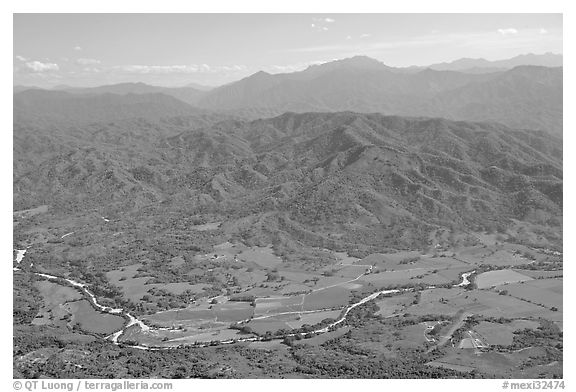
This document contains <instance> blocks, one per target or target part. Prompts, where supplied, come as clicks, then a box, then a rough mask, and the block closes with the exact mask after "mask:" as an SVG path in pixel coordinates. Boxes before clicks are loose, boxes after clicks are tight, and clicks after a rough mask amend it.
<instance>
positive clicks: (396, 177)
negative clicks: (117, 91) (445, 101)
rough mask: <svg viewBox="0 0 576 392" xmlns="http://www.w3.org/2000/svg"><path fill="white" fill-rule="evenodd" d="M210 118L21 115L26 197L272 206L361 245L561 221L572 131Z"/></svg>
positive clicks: (328, 118) (254, 208)
mask: <svg viewBox="0 0 576 392" xmlns="http://www.w3.org/2000/svg"><path fill="white" fill-rule="evenodd" d="M206 116H207V115H197V117H195V116H190V117H185V118H187V121H186V122H185V123H183V122H182V117H180V118H178V117H177V118H172V119H169V118H164V119H155V120H147V119H131V120H127V119H124V120H118V121H114V122H111V121H107V122H101V123H94V124H91V125H88V126H83V127H77V126H70V127H53V128H48V127H44V128H38V127H35V126H30V125H23V126H18V125H17V126H16V127H15V129H14V203H15V206H14V208H15V209H25V208H28V207H31V206H37V205H42V204H49V205H52V206H54V208H56V209H63V210H71V211H75V210H82V211H84V210H86V209H90V208H92V209H93V208H97V209H105V210H106V211H114V210H115V211H135V210H138V209H140V208H142V207H144V206H146V205H158V206H160V205H164V204H166V205H171V204H173V203H177V204H179V205H186V206H188V207H187V208H189V209H190V211H212V212H213V213H215V214H220V215H222V214H223V215H226V216H227V217H228V218H231V217H237V218H241V217H245V218H246V217H257V216H267V219H268V221H269V222H268V224H269V225H273V226H274V227H277V228H279V232H284V233H289V235H290V236H292V237H295V238H300V239H302V240H303V239H304V238H308V240H309V241H311V240H319V241H320V240H321V241H324V240H329V239H326V238H323V237H322V234H321V232H322V227H328V226H329V227H332V228H333V229H332V231H334V228H337V231H340V232H341V233H342V238H341V241H342V243H343V244H347V246H353V244H354V243H355V242H357V241H360V242H362V243H365V244H372V245H374V246H376V245H377V244H379V243H380V244H384V243H386V244H388V245H392V244H391V243H390V241H393V242H394V244H395V245H394V246H408V244H409V243H410V242H411V241H412V242H413V243H419V244H422V243H424V242H425V241H426V238H427V236H428V235H429V233H430V232H431V231H433V230H435V228H438V227H450V226H452V225H457V226H460V227H466V228H469V229H478V228H480V229H482V228H486V227H496V226H498V225H506V222H510V220H511V219H517V220H527V221H530V222H533V223H535V224H542V225H552V226H558V225H561V216H562V141H561V139H558V138H555V137H551V136H549V135H546V134H544V133H542V132H535V131H527V130H524V131H523V130H513V129H510V128H507V127H506V126H503V125H499V124H495V123H476V122H460V121H459V122H455V121H450V120H446V119H439V118H410V117H399V116H384V115H382V114H378V113H373V114H363V113H353V112H341V113H285V114H283V115H281V116H278V117H275V118H270V119H259V120H254V121H239V120H237V119H224V120H222V119H218V117H217V116H216V117H214V118H209V117H206ZM158 203H160V204H158ZM262 230H266V229H262ZM398 230H400V231H401V232H399V231H398ZM286 235H288V234H286Z"/></svg>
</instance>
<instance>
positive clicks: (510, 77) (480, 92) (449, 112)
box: [14, 54, 563, 137]
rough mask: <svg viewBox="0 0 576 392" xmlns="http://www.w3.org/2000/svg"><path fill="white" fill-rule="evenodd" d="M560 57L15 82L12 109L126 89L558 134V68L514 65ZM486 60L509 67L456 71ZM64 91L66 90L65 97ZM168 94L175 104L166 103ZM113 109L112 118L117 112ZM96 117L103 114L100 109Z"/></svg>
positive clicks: (239, 109)
mask: <svg viewBox="0 0 576 392" xmlns="http://www.w3.org/2000/svg"><path fill="white" fill-rule="evenodd" d="M558 56H559V55H552V54H547V55H540V56H536V55H525V56H518V57H515V58H513V59H510V60H506V61H500V62H487V61H486V60H471V59H462V60H459V61H456V62H453V63H445V64H438V65H435V66H432V67H430V68H426V69H411V70H409V71H407V70H408V69H406V68H393V67H389V66H386V65H385V64H383V63H381V62H380V61H377V60H375V59H371V58H369V57H365V56H356V57H352V58H348V59H343V60H337V61H332V62H329V63H325V64H321V65H313V66H310V67H308V68H307V69H305V70H303V71H300V72H293V73H284V74H269V73H266V72H264V71H260V72H257V73H255V74H253V75H251V76H249V77H246V78H244V79H241V80H239V81H237V82H233V83H229V84H227V85H224V86H221V87H218V88H214V89H211V90H206V89H205V88H203V89H197V88H194V87H190V86H187V87H178V88H174V87H172V88H169V87H158V86H150V85H147V84H144V83H121V84H115V85H107V86H100V87H93V88H69V87H66V86H61V87H60V88H59V89H58V90H57V91H52V93H54V94H53V95H49V94H48V93H47V92H46V93H41V92H40V91H41V90H38V89H25V88H23V87H21V86H16V88H15V89H14V91H15V113H18V110H20V109H19V108H21V107H22V105H24V106H25V105H26V101H27V100H30V99H35V100H36V101H35V102H36V104H39V103H40V101H38V100H39V99H41V98H42V99H45V100H47V101H46V102H45V105H47V106H46V109H48V107H49V106H50V105H52V103H49V102H48V101H51V100H52V99H53V100H54V102H61V101H62V100H63V99H66V98H65V97H68V98H69V99H74V100H77V101H78V102H77V105H82V102H96V101H98V103H95V104H96V105H97V106H98V105H105V103H104V101H105V100H106V99H108V100H110V105H109V106H111V107H115V106H118V102H117V101H118V100H119V99H121V98H119V97H118V96H119V95H130V96H132V97H131V98H130V99H129V100H130V102H128V103H127V105H120V106H122V107H124V108H125V107H126V106H130V105H140V106H142V105H144V102H143V101H147V102H155V101H158V103H157V104H154V105H155V106H162V107H163V108H164V109H163V110H167V112H166V115H167V116H169V115H173V114H174V113H175V112H179V113H181V114H187V112H188V113H191V112H198V111H211V112H218V113H226V114H228V115H233V116H238V117H243V118H246V119H255V118H263V117H274V116H277V115H280V114H282V113H284V112H287V111H292V112H339V111H355V112H362V113H371V112H379V113H382V114H386V115H402V116H430V117H444V118H448V119H453V120H472V121H495V122H500V123H502V124H504V125H507V126H510V127H513V128H527V129H535V130H543V131H545V132H547V133H550V134H553V135H556V136H560V137H561V136H562V83H563V72H562V67H544V66H540V65H519V66H515V65H516V64H522V63H538V64H547V65H555V64H558V63H560V64H561V56H559V57H558ZM487 64H488V65H495V66H496V67H499V69H500V68H505V67H513V68H511V69H507V70H504V71H502V70H500V71H495V72H488V73H486V72H482V73H478V72H477V73H470V72H462V71H461V70H460V68H466V67H470V66H472V67H482V66H483V65H487ZM454 69H458V71H457V70H454ZM486 69H488V68H486ZM490 69H492V68H490ZM56 93H60V95H58V94H56ZM64 93H67V94H69V95H67V96H66V95H62V94H64ZM42 94H44V95H42ZM103 94H110V95H106V97H107V98H105V99H104V98H102V97H101V96H102V95H103ZM72 95H73V96H74V97H72ZM134 95H142V96H144V95H146V96H147V98H141V99H142V102H138V103H136V102H134V101H135V100H136V99H137V98H136V97H134ZM98 97H100V98H98ZM161 97H163V98H161ZM170 98H175V99H177V100H178V101H179V102H180V103H177V102H175V101H173V102H169V100H170ZM160 101H162V102H161V103H160ZM112 102H113V103H112ZM184 104H187V105H189V106H192V107H194V108H191V107H188V106H186V105H184ZM168 107H169V108H170V109H168ZM52 109H54V108H50V109H49V111H52ZM134 110H135V112H136V109H135V108H134ZM56 112H58V110H56ZM73 112H74V114H73V117H80V116H81V115H82V112H83V111H82V110H73ZM142 112H143V113H149V112H151V113H152V115H154V112H155V110H154V109H150V111H149V110H147V109H143V110H142ZM134 114H135V115H136V113H134ZM110 115H111V118H116V116H117V115H118V113H111V114H110ZM101 117H106V115H105V113H103V114H102V116H101Z"/></svg>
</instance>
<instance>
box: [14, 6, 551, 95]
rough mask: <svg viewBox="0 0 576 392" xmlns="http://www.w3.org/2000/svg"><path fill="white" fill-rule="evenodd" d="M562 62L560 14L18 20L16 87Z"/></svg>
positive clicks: (33, 16)
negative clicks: (340, 68) (516, 60)
mask: <svg viewBox="0 0 576 392" xmlns="http://www.w3.org/2000/svg"><path fill="white" fill-rule="evenodd" d="M545 52H554V53H562V16H561V15H560V14H321V15H320V14H16V15H15V16H14V83H15V84H24V85H37V86H54V85H58V84H68V85H73V86H93V85H101V84H109V83H118V82H126V81H142V82H145V83H150V84H157V85H185V84H187V83H192V82H194V83H200V84H206V85H218V84H223V83H227V82H230V81H233V80H237V79H240V78H242V77H245V76H247V75H249V74H252V73H254V72H256V71H259V70H264V71H267V72H270V73H279V72H293V71H296V70H301V69H304V68H306V67H307V66H308V65H310V64H314V63H319V62H325V61H330V60H333V59H338V58H344V57H350V56H354V55H367V56H370V57H373V58H376V59H378V60H380V61H382V62H384V63H385V64H387V65H390V66H409V65H429V64H433V63H437V62H443V61H452V60H455V59H458V58H462V57H473V58H478V57H482V58H486V59H489V60H498V59H504V58H510V57H513V56H515V55H518V54H525V53H538V54H541V53H545Z"/></svg>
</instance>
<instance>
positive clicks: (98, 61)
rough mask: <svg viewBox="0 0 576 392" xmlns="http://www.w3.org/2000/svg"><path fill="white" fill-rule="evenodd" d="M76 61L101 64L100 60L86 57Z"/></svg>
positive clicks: (84, 63)
mask: <svg viewBox="0 0 576 392" xmlns="http://www.w3.org/2000/svg"><path fill="white" fill-rule="evenodd" d="M76 62H77V63H78V64H80V65H97V64H100V60H96V59H86V58H80V59H78V60H76Z"/></svg>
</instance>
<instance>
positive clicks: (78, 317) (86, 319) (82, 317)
mask: <svg viewBox="0 0 576 392" xmlns="http://www.w3.org/2000/svg"><path fill="white" fill-rule="evenodd" d="M64 309H66V311H67V312H69V313H70V314H71V315H72V318H71V320H70V322H71V323H72V325H75V324H78V325H79V327H80V328H81V329H82V330H84V331H88V332H92V333H98V334H103V335H109V334H111V333H113V332H116V331H118V330H120V329H122V326H123V325H124V323H125V320H124V318H123V317H120V316H115V315H112V314H106V313H101V312H98V311H97V310H95V309H94V308H93V307H92V305H90V303H89V302H88V301H86V300H80V301H74V302H68V303H67V304H65V305H64Z"/></svg>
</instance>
